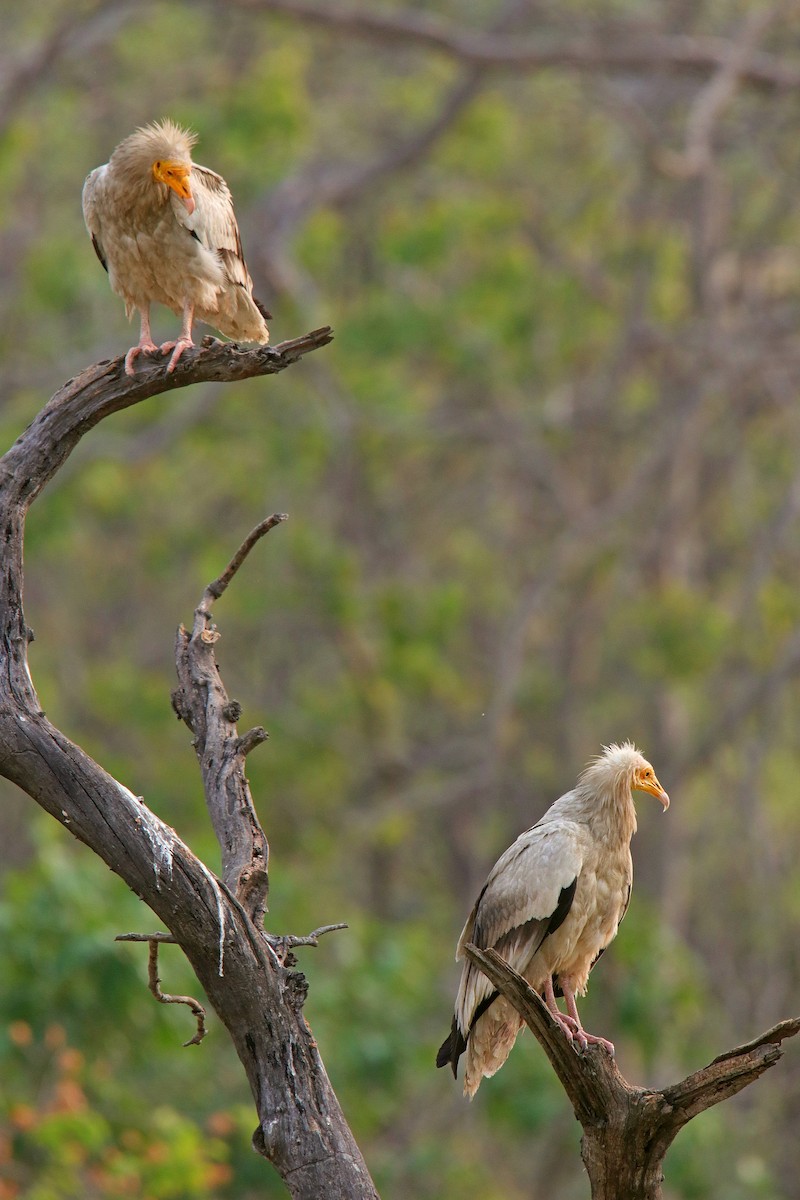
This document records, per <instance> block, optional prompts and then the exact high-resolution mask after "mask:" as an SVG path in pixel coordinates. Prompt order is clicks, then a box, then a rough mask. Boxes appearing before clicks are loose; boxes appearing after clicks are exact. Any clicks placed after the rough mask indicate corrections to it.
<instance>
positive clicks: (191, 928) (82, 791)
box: [0, 328, 377, 1200]
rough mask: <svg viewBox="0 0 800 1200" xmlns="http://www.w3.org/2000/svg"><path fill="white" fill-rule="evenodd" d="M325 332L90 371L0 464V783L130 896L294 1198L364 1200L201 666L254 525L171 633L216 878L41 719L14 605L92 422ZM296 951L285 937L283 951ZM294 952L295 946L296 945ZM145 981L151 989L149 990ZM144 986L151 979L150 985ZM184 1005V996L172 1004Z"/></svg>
mask: <svg viewBox="0 0 800 1200" xmlns="http://www.w3.org/2000/svg"><path fill="white" fill-rule="evenodd" d="M331 336H332V335H331V332H330V330H329V329H328V328H325V329H319V330H315V331H314V332H312V333H310V334H306V335H305V336H304V337H301V338H296V339H294V340H292V341H287V342H283V343H281V344H280V345H278V346H275V347H259V348H258V349H253V350H250V349H248V350H243V349H240V348H239V347H237V346H235V345H233V344H223V343H220V342H216V341H214V340H213V339H208V340H207V342H206V343H204V347H205V348H204V349H201V350H197V351H194V352H187V353H186V354H185V355H184V356H183V357H182V358H181V360H180V362H179V363H178V366H177V369H176V370H175V372H174V373H173V374H169V375H168V374H167V372H166V364H165V362H164V361H162V360H152V359H151V360H145V359H140V360H139V364H138V369H137V372H136V375H135V376H134V377H133V378H130V377H128V376H126V375H125V373H124V370H123V369H122V360H121V359H115V360H114V361H113V362H103V363H97V364H96V365H95V366H93V367H89V368H88V369H87V370H86V371H84V372H83V373H82V374H81V375H79V376H78V377H77V378H76V379H72V380H69V381H68V382H67V383H66V384H64V386H63V387H62V388H61V389H60V390H59V391H58V392H57V393H56V394H55V396H53V398H52V400H51V401H50V402H49V403H48V404H47V405H46V406H45V407H44V408H43V409H42V411H41V412H40V413H39V415H38V416H37V417H36V418H35V420H34V421H33V422H32V423H31V424H30V425H29V426H28V428H27V429H26V430H25V432H24V433H23V434H22V435H21V436H20V438H18V439H17V441H16V442H15V443H14V445H13V446H12V447H11V449H10V450H9V451H8V452H7V453H6V454H5V455H4V456H3V458H2V459H0V773H1V774H2V775H4V776H5V777H6V778H8V779H10V780H12V781H13V782H14V783H16V784H18V785H19V787H21V788H22V789H23V791H25V792H27V794H28V795H29V796H31V797H32V798H33V799H34V800H35V801H36V802H37V803H38V804H40V805H41V807H42V808H44V809H45V810H46V811H47V812H48V813H50V814H51V815H52V816H53V817H54V818H55V819H56V820H57V821H59V822H60V823H61V824H62V825H64V826H65V827H66V828H67V829H69V830H70V832H71V833H73V834H74V836H75V837H76V838H78V839H79V840H80V841H82V842H84V843H85V844H86V845H87V846H88V847H89V848H90V849H91V850H93V851H94V852H95V853H96V854H98V855H99V856H100V857H101V858H102V859H103V860H104V861H105V862H106V863H107V864H108V866H109V867H111V869H112V870H113V871H115V872H116V874H117V875H119V877H120V878H121V879H123V880H124V882H125V883H126V884H127V885H128V886H129V887H130V888H132V890H133V891H134V892H135V893H136V894H137V895H138V896H140V897H141V898H142V899H143V900H144V901H145V903H146V904H148V905H149V907H150V908H151V909H152V911H153V912H154V913H155V914H156V915H157V917H158V918H159V919H160V920H161V921H163V922H164V924H165V925H166V927H167V929H169V930H170V932H171V934H172V935H173V937H174V940H175V941H176V942H177V943H178V944H179V945H180V946H181V947H182V949H183V951H184V953H185V954H186V956H187V958H188V959H189V961H190V962H191V964H192V967H193V968H194V971H195V973H196V975H197V978H198V980H199V981H200V983H201V984H202V986H203V988H204V990H205V992H206V995H207V996H208V999H209V1001H210V1003H211V1004H212V1005H213V1007H214V1009H215V1010H216V1012H217V1014H218V1015H219V1017H220V1019H221V1020H222V1022H223V1023H224V1025H225V1026H226V1028H227V1029H228V1032H229V1034H230V1036H231V1038H232V1040H233V1043H234V1046H235V1047H236V1051H237V1053H238V1055H239V1057H240V1059H241V1061H242V1064H243V1066H244V1068H245V1071H246V1073H247V1078H248V1080H249V1082H250V1087H251V1090H252V1093H253V1097H254V1100H255V1104H256V1109H257V1112H258V1128H257V1129H256V1132H255V1134H254V1138H253V1144H254V1147H255V1148H256V1150H258V1152H259V1153H261V1154H263V1155H264V1156H265V1157H266V1158H268V1159H269V1160H270V1161H271V1162H272V1163H273V1164H274V1166H275V1167H276V1168H277V1169H278V1171H279V1172H280V1174H281V1176H282V1178H283V1180H284V1182H285V1183H286V1186H287V1188H288V1190H289V1193H290V1194H291V1195H292V1196H293V1197H296V1198H297V1200H319V1198H320V1197H323V1196H337V1197H341V1198H342V1200H375V1198H376V1197H377V1192H376V1191H375V1187H374V1185H373V1183H372V1181H371V1179H370V1177H369V1172H368V1171H367V1168H366V1165H365V1164H364V1161H363V1159H362V1157H361V1154H360V1151H359V1149H358V1147H357V1145H356V1142H355V1140H354V1138H353V1135H352V1133H351V1132H350V1129H349V1127H348V1125H347V1122H346V1120H345V1118H344V1115H343V1113H342V1111H341V1109H340V1107H339V1104H338V1101H337V1099H336V1096H335V1094H334V1091H333V1088H332V1087H331V1084H330V1082H329V1080H328V1077H327V1075H326V1073H325V1068H324V1066H323V1064H322V1061H321V1059H320V1056H319V1053H318V1051H317V1047H316V1043H315V1042H314V1039H313V1037H312V1035H311V1032H310V1030H309V1028H308V1026H307V1024H306V1022H305V1020H304V1018H303V1015H302V1005H303V1001H304V999H305V992H306V987H305V981H304V979H303V976H302V975H300V974H299V973H298V972H296V971H293V970H291V966H292V965H293V959H292V958H291V957H290V955H289V954H288V953H287V950H286V947H287V945H291V944H292V941H293V939H281V938H271V937H270V936H269V935H267V934H265V932H264V930H263V928H262V927H261V918H262V917H263V914H264V911H265V910H266V899H267V858H268V847H267V840H266V838H265V836H264V834H263V831H262V830H261V826H260V824H259V822H258V818H257V816H256V813H255V808H254V805H253V802H252V797H251V796H250V792H249V787H248V785H247V781H246V779H245V775H244V761H245V756H246V754H247V753H248V752H249V751H250V750H251V749H252V748H253V747H254V746H255V745H257V744H258V742H259V741H261V740H263V736H265V735H263V731H260V730H252V731H250V733H249V734H245V735H244V736H243V737H240V736H239V734H238V731H237V728H236V718H237V716H238V710H237V708H236V706H235V704H232V703H231V702H230V701H229V700H228V698H227V696H226V695H225V690H224V688H223V686H222V683H221V681H220V679H219V673H218V671H217V668H216V663H215V662H214V655H213V645H214V641H215V631H214V627H213V625H212V623H211V604H212V603H213V601H214V599H216V598H217V597H218V596H219V595H221V594H222V591H224V588H225V587H226V586H227V583H228V582H229V581H230V578H232V576H233V574H234V573H235V571H236V569H237V568H238V566H239V565H240V564H241V561H243V559H244V557H245V555H246V553H247V552H248V550H249V549H250V548H251V546H252V545H253V544H254V543H255V540H257V537H258V536H261V533H260V532H259V530H261V531H262V532H266V527H271V525H272V524H274V523H276V519H270V521H268V522H264V523H262V525H263V526H264V528H263V530H262V527H259V530H254V531H253V535H251V539H252V540H251V539H248V541H247V542H246V543H245V544H244V545H243V547H241V548H240V552H239V554H238V555H237V556H236V558H235V559H234V560H233V561H232V563H231V564H230V565H229V567H228V569H227V571H226V572H224V573H223V575H222V576H221V577H220V579H219V580H216V581H215V582H214V583H213V584H210V585H209V587H208V588H207V589H206V592H205V593H204V595H203V598H202V599H201V601H200V604H199V605H198V608H197V611H196V613H195V621H194V626H193V629H192V632H191V635H190V634H188V633H187V631H186V630H183V629H182V630H181V631H179V635H178V644H177V660H178V670H179V688H178V690H177V691H176V693H175V694H174V697H173V702H174V704H175V707H176V711H177V712H178V713H179V715H180V716H181V717H182V718H183V719H184V720H185V721H187V723H188V724H189V725H190V726H191V728H192V729H193V731H194V734H195V743H196V747H197V753H198V757H199V759H200V762H201V767H202V771H203V778H204V783H205V790H206V800H207V804H208V808H209V811H210V813H211V816H212V821H213V823H214V828H215V831H216V832H217V836H218V837H219V838H220V844H221V850H222V860H223V878H222V879H221V880H220V879H218V878H217V877H216V876H215V875H214V874H213V873H212V872H211V871H210V870H209V869H208V868H207V867H206V866H205V865H204V864H203V863H202V862H201V861H200V860H199V859H198V858H197V857H196V856H195V855H194V854H193V853H192V851H191V850H190V848H189V847H188V846H187V845H186V844H185V843H184V842H182V841H181V839H180V838H179V837H178V836H177V834H176V833H175V831H174V830H173V829H171V828H169V826H167V825H166V824H164V822H163V821H161V820H160V819H159V817H158V816H156V814H155V813H153V812H152V811H151V810H150V809H149V808H148V807H147V806H146V804H145V803H144V800H143V799H142V798H141V797H138V796H134V795H133V793H132V792H130V791H129V790H128V788H126V787H125V786H124V785H123V784H121V783H119V782H118V781H117V780H115V779H114V778H112V776H110V775H109V774H108V773H107V772H106V771H104V770H103V769H102V767H100V766H99V765H98V764H97V763H96V762H94V761H93V760H92V759H91V758H90V757H89V756H88V755H87V754H85V753H84V751H83V750H82V749H81V748H80V747H79V746H77V745H75V744H74V743H73V742H71V741H70V740H69V739H68V738H67V737H65V735H64V734H63V733H61V731H60V730H58V729H57V728H56V727H55V726H54V725H53V724H52V723H51V722H50V721H49V720H48V719H47V716H46V715H45V713H44V712H43V711H42V709H41V706H40V704H39V700H38V698H37V695H36V690H35V688H34V684H33V680H32V678H31V675H30V671H29V669H28V661H27V648H28V642H29V640H30V639H31V637H32V634H31V633H30V631H29V630H28V627H27V625H26V623H25V616H24V611H23V605H22V589H23V565H22V564H23V557H22V555H23V537H24V528H25V516H26V514H27V510H28V507H29V506H30V504H31V503H32V502H33V500H34V499H35V498H36V496H38V494H39V493H40V491H41V490H42V488H43V487H44V486H45V484H46V483H47V482H48V481H49V480H50V479H51V478H52V477H53V475H54V474H55V473H56V472H57V471H58V469H59V468H60V467H61V465H62V464H63V463H64V462H65V460H66V459H67V457H68V455H69V454H70V452H71V451H72V449H73V448H74V447H75V446H76V445H77V443H78V441H79V440H80V438H81V437H82V436H83V435H84V434H85V433H87V432H88V431H89V430H90V429H92V428H93V427H94V426H95V425H96V424H98V422H99V421H101V420H103V419H104V418H105V417H107V416H110V415H111V414H112V413H115V412H119V411H121V410H122V409H124V408H128V407H130V406H131V405H133V404H137V403H139V402H140V401H142V400H145V399H146V398H148V397H149V396H154V395H156V394H158V393H161V392H165V391H168V390H171V389H172V388H177V387H185V386H187V385H188V384H190V383H196V382H202V381H208V380H217V381H222V382H231V381H235V380H241V379H247V378H250V377H253V376H257V375H266V374H274V373H276V372H278V371H282V370H284V369H285V368H286V367H287V366H290V365H291V364H292V363H294V362H296V361H297V360H298V359H299V358H301V357H302V356H303V355H304V354H306V353H308V352H310V351H312V350H315V349H317V348H318V347H321V346H324V345H325V344H326V343H327V342H329V341H330V340H331ZM295 940H297V939H295ZM300 940H302V939H300ZM151 982H152V981H151ZM156 984H157V980H156ZM184 999H185V998H184Z"/></svg>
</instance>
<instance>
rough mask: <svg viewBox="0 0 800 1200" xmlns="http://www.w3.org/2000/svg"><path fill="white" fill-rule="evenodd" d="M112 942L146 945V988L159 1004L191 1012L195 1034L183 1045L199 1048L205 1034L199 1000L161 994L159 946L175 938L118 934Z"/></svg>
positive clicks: (203, 1018)
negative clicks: (174, 1006)
mask: <svg viewBox="0 0 800 1200" xmlns="http://www.w3.org/2000/svg"><path fill="white" fill-rule="evenodd" d="M114 941H115V942H147V943H148V945H149V947H150V953H149V956H148V960H147V977H148V987H149V988H150V991H151V992H152V993H153V995H154V996H155V998H156V1000H157V1001H158V1002H159V1004H185V1005H186V1006H187V1007H188V1008H190V1009H191V1010H192V1012H193V1013H194V1015H195V1017H196V1018H197V1032H196V1033H195V1035H194V1037H191V1038H189V1040H188V1042H184V1043H183V1044H184V1046H199V1045H200V1043H201V1042H202V1040H203V1038H204V1037H205V1036H206V1033H207V1030H206V1010H205V1009H204V1008H203V1005H202V1004H201V1003H200V1002H199V1000H195V999H194V997H193V996H171V995H170V994H169V992H162V990H161V980H160V979H159V977H158V947H159V944H161V943H164V942H167V943H177V938H174V937H173V936H172V934H171V933H120V934H118V935H117V937H116V938H115V939H114Z"/></svg>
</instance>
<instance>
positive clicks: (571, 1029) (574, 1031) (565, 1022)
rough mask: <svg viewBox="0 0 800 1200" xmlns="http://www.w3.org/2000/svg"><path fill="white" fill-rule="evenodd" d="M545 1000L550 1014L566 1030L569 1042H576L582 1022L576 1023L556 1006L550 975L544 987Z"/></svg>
mask: <svg viewBox="0 0 800 1200" xmlns="http://www.w3.org/2000/svg"><path fill="white" fill-rule="evenodd" d="M544 1000H545V1004H546V1005H547V1007H548V1008H549V1009H550V1012H551V1013H552V1014H553V1017H554V1018H555V1020H556V1021H557V1022H558V1024H559V1025H560V1026H561V1028H562V1029H563V1030H564V1033H565V1034H566V1035H567V1037H568V1038H569V1040H570V1041H571V1042H572V1041H574V1040H575V1037H576V1035H580V1031H581V1026H580V1021H575V1020H574V1019H573V1018H572V1017H568V1016H567V1015H566V1014H565V1013H562V1011H561V1009H560V1008H559V1007H558V1005H557V1004H556V995H555V992H554V991H553V980H552V978H551V977H550V976H549V975H548V977H547V982H546V983H545V985H544Z"/></svg>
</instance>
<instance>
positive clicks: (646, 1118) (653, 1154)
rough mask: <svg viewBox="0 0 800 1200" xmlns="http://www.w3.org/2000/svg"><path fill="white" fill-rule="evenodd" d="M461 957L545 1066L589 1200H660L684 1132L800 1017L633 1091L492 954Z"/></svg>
mask: <svg viewBox="0 0 800 1200" xmlns="http://www.w3.org/2000/svg"><path fill="white" fill-rule="evenodd" d="M465 953H466V955H467V957H468V958H469V959H470V961H471V962H473V963H475V965H476V966H478V967H480V969H481V970H482V971H483V973H484V974H485V975H486V976H487V978H488V979H490V980H491V981H492V983H493V984H494V986H495V987H496V988H498V989H499V990H500V991H501V992H502V993H503V995H504V996H505V997H506V998H507V999H508V1000H510V1001H511V1003H512V1004H513V1005H514V1007H515V1008H516V1010H517V1012H518V1013H519V1014H520V1016H521V1017H522V1018H523V1019H524V1020H525V1023H526V1024H527V1026H528V1028H529V1029H530V1030H531V1031H532V1033H533V1034H534V1036H535V1037H536V1038H537V1040H538V1041H539V1042H540V1044H541V1045H542V1047H543V1049H544V1051H545V1053H546V1054H547V1057H548V1058H549V1059H550V1062H551V1064H552V1066H553V1070H554V1071H555V1073H556V1075H557V1076H558V1078H559V1080H560V1082H561V1085H562V1087H563V1088H564V1091H565V1092H566V1093H567V1096H568V1097H569V1100H570V1103H571V1104H572V1107H573V1109H574V1110H575V1116H576V1117H577V1119H578V1120H579V1121H580V1123H581V1125H582V1127H583V1140H582V1142H581V1154H582V1157H583V1162H584V1165H585V1167H586V1170H587V1173H588V1175H589V1180H590V1182H591V1186H592V1200H661V1196H662V1189H661V1185H662V1180H663V1162H664V1157H665V1155H666V1153H667V1150H668V1149H669V1147H670V1146H671V1144H672V1142H673V1141H674V1139H675V1138H676V1136H677V1135H678V1134H679V1133H680V1131H681V1129H683V1127H684V1125H686V1124H688V1122H689V1121H690V1120H691V1119H692V1117H696V1116H697V1115H698V1113H701V1112H705V1110H706V1109H708V1108H711V1107H713V1105H715V1104H719V1103H720V1102H721V1101H722V1100H727V1099H728V1098H729V1097H730V1096H734V1095H736V1093H737V1092H740V1091H741V1090H742V1089H743V1088H745V1087H747V1086H748V1084H750V1083H754V1082H755V1080H756V1079H758V1078H759V1076H760V1075H763V1073H764V1072H765V1071H766V1070H768V1069H769V1068H770V1067H772V1066H774V1065H775V1063H776V1062H777V1061H778V1059H779V1058H780V1057H781V1055H782V1054H783V1047H782V1045H781V1043H782V1042H783V1041H785V1039H786V1038H790V1037H794V1036H795V1035H796V1034H797V1033H798V1032H800V1017H797V1018H794V1019H793V1020H788V1021H782V1022H781V1023H780V1024H779V1025H775V1026H774V1027H773V1028H772V1029H768V1030H766V1032H765V1033H762V1034H761V1035H760V1036H759V1037H757V1038H754V1039H753V1040H752V1041H750V1042H747V1043H745V1044H744V1045H742V1046H735V1047H734V1048H733V1049H732V1050H727V1051H725V1053H724V1054H720V1055H718V1056H717V1057H716V1058H715V1059H714V1060H713V1062H711V1063H709V1065H708V1066H707V1067H703V1069H702V1070H700V1071H695V1072H693V1073H692V1074H691V1075H688V1076H687V1077H686V1079H683V1080H681V1082H680V1083H676V1084H673V1085H672V1086H670V1087H665V1088H662V1089H661V1090H658V1091H657V1090H654V1089H651V1088H637V1087H634V1086H632V1085H631V1084H630V1083H628V1082H627V1080H626V1079H624V1078H623V1076H622V1075H621V1074H620V1072H619V1070H618V1068H617V1064H616V1062H615V1061H614V1059H613V1058H611V1057H610V1056H609V1055H608V1054H607V1053H606V1052H605V1051H604V1050H603V1049H601V1048H600V1047H599V1046H589V1047H588V1048H587V1049H586V1050H584V1051H583V1052H582V1053H577V1052H576V1051H575V1049H574V1048H573V1046H572V1045H571V1043H569V1042H568V1041H567V1039H566V1038H565V1037H564V1035H563V1033H562V1031H561V1030H560V1029H559V1027H558V1025H557V1024H556V1022H555V1021H554V1020H553V1018H552V1016H551V1015H550V1013H549V1012H548V1010H547V1006H546V1005H545V1003H544V1001H543V1000H542V999H541V997H540V996H538V995H537V994H536V992H534V991H533V989H532V988H531V987H530V986H529V985H528V984H527V983H526V981H525V980H524V979H523V978H522V976H521V975H518V974H517V972H516V971H514V970H513V969H512V968H511V967H509V965H508V963H507V962H505V960H504V959H502V958H501V957H500V955H499V954H497V953H496V952H495V951H494V950H479V949H478V948H477V947H476V946H473V945H468V946H466V947H465Z"/></svg>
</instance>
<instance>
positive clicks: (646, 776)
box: [633, 766, 669, 812]
mask: <svg viewBox="0 0 800 1200" xmlns="http://www.w3.org/2000/svg"><path fill="white" fill-rule="evenodd" d="M633 786H634V787H635V788H636V789H637V791H640V792H649V793H650V795H651V796H655V798H656V800H660V801H661V803H662V804H663V805H664V811H665V812H666V810H667V809H668V808H669V796H668V795H667V793H666V792H665V791H664V789H663V788H662V786H661V784H660V783H659V782H658V780H657V779H656V773H655V771H654V770H653V768H652V767H650V766H647V767H641V768H640V769H639V770H638V771H637V772H636V774H635V775H634V777H633Z"/></svg>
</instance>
